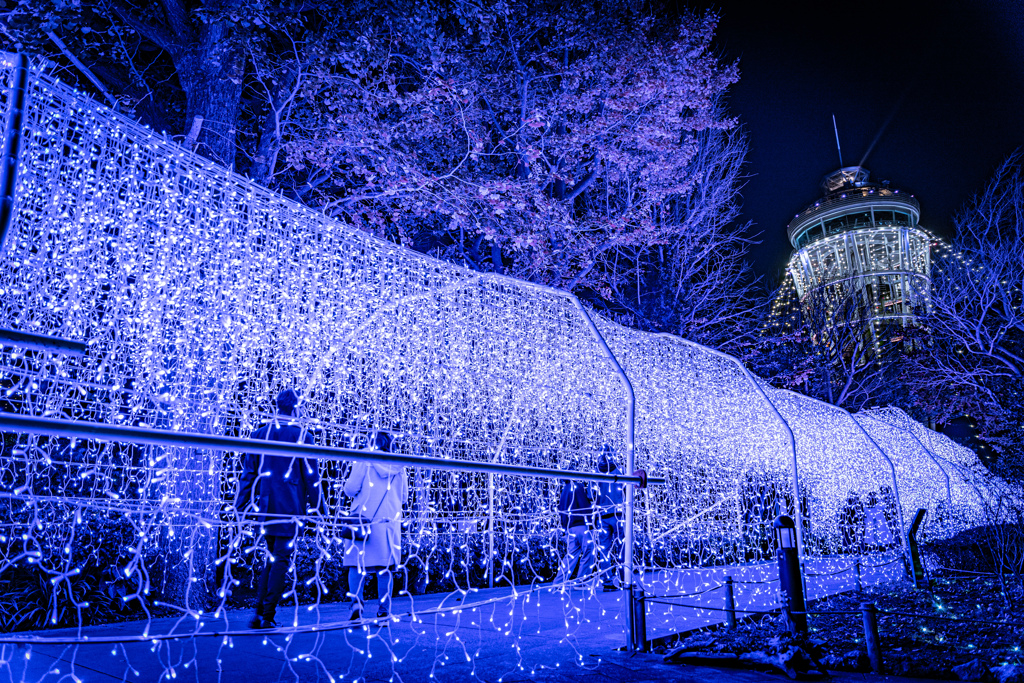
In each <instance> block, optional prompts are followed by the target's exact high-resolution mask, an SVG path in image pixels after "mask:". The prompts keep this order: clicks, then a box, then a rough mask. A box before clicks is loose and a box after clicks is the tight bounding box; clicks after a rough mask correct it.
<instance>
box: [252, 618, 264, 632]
mask: <svg viewBox="0 0 1024 683" xmlns="http://www.w3.org/2000/svg"><path fill="white" fill-rule="evenodd" d="M249 628H250V629H251V630H253V631H255V630H258V629H261V628H263V617H261V616H260V615H258V614H257V615H255V616H253V618H252V619H250V620H249Z"/></svg>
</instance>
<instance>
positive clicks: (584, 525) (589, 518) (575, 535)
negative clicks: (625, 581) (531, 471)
mask: <svg viewBox="0 0 1024 683" xmlns="http://www.w3.org/2000/svg"><path fill="white" fill-rule="evenodd" d="M570 467H571V468H572V469H575V468H577V467H578V465H577V464H575V463H573V464H571V465H570ZM594 513H595V509H594V495H593V491H592V490H591V487H590V485H589V484H588V483H587V482H583V481H573V480H571V479H563V480H562V483H561V488H560V490H559V494H558V518H559V521H560V523H561V527H562V529H563V530H565V532H566V539H565V545H566V553H565V557H563V558H562V562H561V563H560V564H559V567H558V573H557V574H555V579H554V581H555V583H558V582H560V581H568V580H569V579H571V578H572V576H573V573H574V572H577V570H578V574H577V578H578V579H587V578H589V577H591V576H593V574H594V572H595V569H596V567H595V563H594V546H595V545H596V544H597V541H596V539H595V537H594Z"/></svg>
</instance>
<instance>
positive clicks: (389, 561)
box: [344, 462, 409, 568]
mask: <svg viewBox="0 0 1024 683" xmlns="http://www.w3.org/2000/svg"><path fill="white" fill-rule="evenodd" d="M345 495H346V496H352V497H353V500H352V507H351V508H350V509H349V514H351V515H362V516H363V517H368V518H370V519H371V520H372V523H371V525H370V535H369V536H368V537H367V538H366V540H365V541H361V542H359V541H350V540H348V539H346V540H345V556H344V565H345V566H346V567H362V568H366V567H390V566H393V565H397V564H399V563H400V562H401V561H402V521H401V520H402V504H403V503H405V502H406V499H407V498H408V496H409V489H408V483H407V482H406V476H405V468H404V467H402V466H401V465H391V464H388V463H365V462H357V463H356V464H355V465H353V466H352V471H351V472H350V473H349V475H348V479H347V480H345Z"/></svg>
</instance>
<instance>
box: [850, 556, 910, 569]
mask: <svg viewBox="0 0 1024 683" xmlns="http://www.w3.org/2000/svg"><path fill="white" fill-rule="evenodd" d="M902 559H903V558H902V557H896V558H893V559H892V560H889V561H888V562H883V563H882V564H864V563H863V562H861V564H860V566H862V567H868V568H869V569H878V568H879V567H888V566H889V565H890V564H894V563H896V562H900V561H901V560H902Z"/></svg>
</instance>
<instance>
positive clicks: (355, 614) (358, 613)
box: [348, 607, 363, 621]
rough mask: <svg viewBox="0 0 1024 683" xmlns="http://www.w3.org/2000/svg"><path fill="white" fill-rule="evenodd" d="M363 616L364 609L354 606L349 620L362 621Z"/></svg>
mask: <svg viewBox="0 0 1024 683" xmlns="http://www.w3.org/2000/svg"><path fill="white" fill-rule="evenodd" d="M362 618H363V610H361V609H359V608H358V607H354V608H352V613H351V614H349V615H348V620H349V621H361V620H362Z"/></svg>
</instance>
